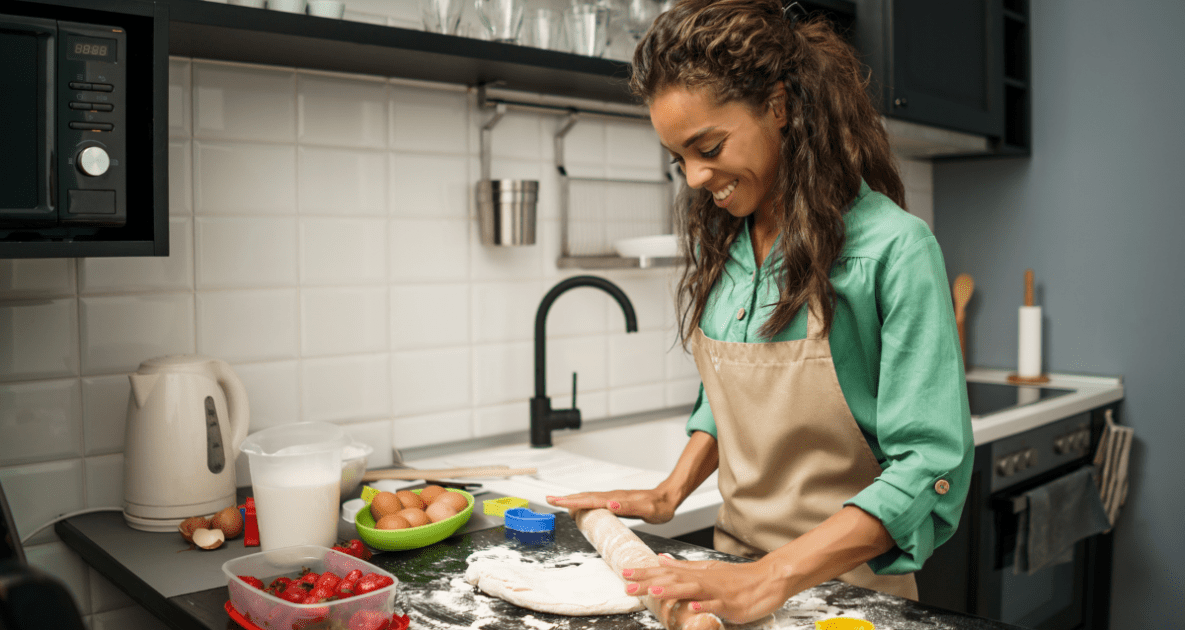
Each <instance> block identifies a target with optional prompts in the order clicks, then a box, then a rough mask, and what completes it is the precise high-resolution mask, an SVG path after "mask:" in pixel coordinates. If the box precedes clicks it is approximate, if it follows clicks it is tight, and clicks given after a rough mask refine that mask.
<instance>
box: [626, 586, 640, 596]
mask: <svg viewBox="0 0 1185 630" xmlns="http://www.w3.org/2000/svg"><path fill="white" fill-rule="evenodd" d="M637 590H638V585H637V584H630V585H629V586H627V587H625V592H627V593H631V594H632V593H634V592H635V591H637Z"/></svg>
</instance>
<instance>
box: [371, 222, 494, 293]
mask: <svg viewBox="0 0 1185 630" xmlns="http://www.w3.org/2000/svg"><path fill="white" fill-rule="evenodd" d="M474 229H476V228H474ZM388 230H389V234H390V246H389V248H388V254H389V255H388V260H389V261H390V264H391V275H390V277H391V278H393V279H395V278H398V279H402V280H404V281H409V282H424V281H432V282H456V281H465V280H468V279H469V245H470V242H469V231H470V222H469V221H468V220H466V219H402V218H394V219H391V222H390V224H389V226H388ZM501 249H514V248H501Z"/></svg>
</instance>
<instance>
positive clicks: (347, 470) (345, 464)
mask: <svg viewBox="0 0 1185 630" xmlns="http://www.w3.org/2000/svg"><path fill="white" fill-rule="evenodd" d="M373 452H374V448H373V447H371V445H369V444H364V443H362V442H354V443H351V444H347V445H346V446H344V447H343V448H342V484H341V496H342V498H343V499H344V498H346V497H348V496H350V493H351V492H353V491H354V489H355V488H357V487H358V484H360V483H362V475H364V474H366V464H367V458H368V457H370V454H371V453H373Z"/></svg>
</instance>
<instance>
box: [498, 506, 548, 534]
mask: <svg viewBox="0 0 1185 630" xmlns="http://www.w3.org/2000/svg"><path fill="white" fill-rule="evenodd" d="M502 516H503V519H504V520H505V523H506V528H507V529H513V530H516V531H520V532H551V531H555V514H539V513H537V512H532V511H531V510H528V509H527V508H511V509H509V510H506V513H505V514H503V515H502Z"/></svg>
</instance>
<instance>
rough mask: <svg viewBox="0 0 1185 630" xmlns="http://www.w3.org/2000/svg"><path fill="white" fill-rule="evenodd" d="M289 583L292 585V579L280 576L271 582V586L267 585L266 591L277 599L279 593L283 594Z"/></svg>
mask: <svg viewBox="0 0 1185 630" xmlns="http://www.w3.org/2000/svg"><path fill="white" fill-rule="evenodd" d="M291 583H292V578H286V577H283V576H280V577H278V578H276V579H274V580H272V583H271V584H268V585H267V590H269V591H271V592H272V593H275V594H276V596H277V597H279V595H280V593H283V592H284V589H286V588H288V585H289V584H291Z"/></svg>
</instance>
